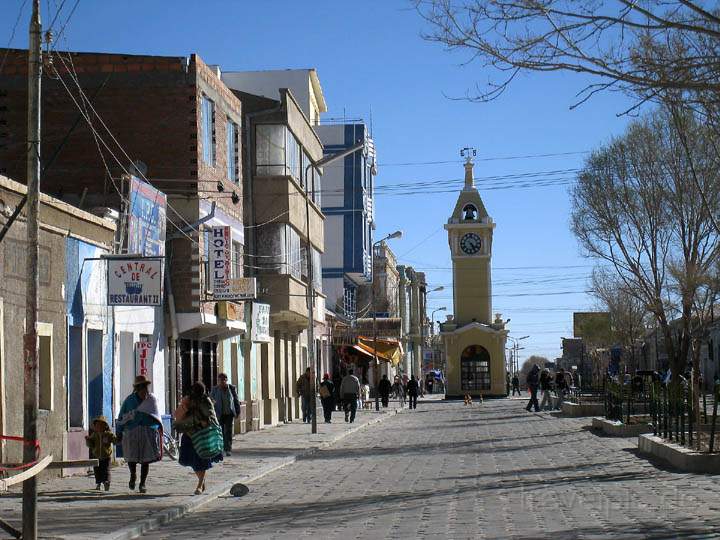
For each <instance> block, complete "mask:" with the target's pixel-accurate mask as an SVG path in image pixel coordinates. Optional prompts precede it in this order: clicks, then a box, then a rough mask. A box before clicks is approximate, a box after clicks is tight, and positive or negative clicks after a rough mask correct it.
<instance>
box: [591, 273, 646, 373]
mask: <svg viewBox="0 0 720 540" xmlns="http://www.w3.org/2000/svg"><path fill="white" fill-rule="evenodd" d="M591 290H592V294H593V295H594V296H595V297H596V298H597V299H598V300H599V302H600V306H601V309H603V310H604V311H607V312H608V313H609V314H610V329H611V339H612V341H613V343H607V344H605V346H606V347H609V346H611V345H615V344H618V345H621V346H622V347H623V348H624V349H625V350H626V351H629V352H630V360H631V363H632V365H633V367H637V361H636V358H635V349H636V344H637V342H638V340H640V339H641V338H642V337H643V335H644V333H645V326H646V322H647V318H648V317H647V316H648V312H647V310H646V309H645V306H644V304H643V303H642V302H641V301H640V300H639V299H638V298H637V296H635V295H634V294H633V293H632V291H630V290H628V289H627V286H626V285H625V283H623V281H622V279H620V278H619V277H618V276H617V274H615V273H614V272H612V271H610V270H608V269H607V268H605V267H598V268H596V269H595V270H593V274H592V289H591Z"/></svg>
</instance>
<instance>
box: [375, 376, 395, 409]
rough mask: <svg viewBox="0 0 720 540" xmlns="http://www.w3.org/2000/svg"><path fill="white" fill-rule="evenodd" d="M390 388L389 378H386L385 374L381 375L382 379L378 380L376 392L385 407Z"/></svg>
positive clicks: (388, 400) (388, 399)
mask: <svg viewBox="0 0 720 540" xmlns="http://www.w3.org/2000/svg"><path fill="white" fill-rule="evenodd" d="M391 390H392V385H391V384H390V380H389V379H388V376H387V375H383V376H382V379H381V380H380V384H378V388H377V391H378V394H380V401H382V406H383V407H387V406H388V403H389V402H390V391H391Z"/></svg>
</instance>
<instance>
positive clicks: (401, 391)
mask: <svg viewBox="0 0 720 540" xmlns="http://www.w3.org/2000/svg"><path fill="white" fill-rule="evenodd" d="M392 395H393V396H395V398H396V399H397V400H398V401H399V402H400V407H405V386H403V383H402V381H401V380H400V377H398V376H397V375H395V379H393V385H392Z"/></svg>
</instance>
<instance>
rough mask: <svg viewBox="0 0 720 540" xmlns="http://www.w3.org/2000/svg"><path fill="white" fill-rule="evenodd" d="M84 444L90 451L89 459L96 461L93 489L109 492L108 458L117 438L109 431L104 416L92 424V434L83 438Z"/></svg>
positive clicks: (108, 425)
mask: <svg viewBox="0 0 720 540" xmlns="http://www.w3.org/2000/svg"><path fill="white" fill-rule="evenodd" d="M85 443H86V444H87V445H88V448H89V449H90V457H91V458H94V459H97V460H98V465H97V467H93V470H94V472H95V484H96V485H95V489H97V490H98V491H100V486H101V485H102V486H104V487H105V491H109V490H110V458H111V457H112V445H113V444H116V443H117V436H116V435H115V434H114V433H113V432H112V431H110V424H108V421H107V419H106V418H105V417H104V416H98V417H97V418H95V419H94V420H93V422H92V433H90V435H87V436H86V437H85Z"/></svg>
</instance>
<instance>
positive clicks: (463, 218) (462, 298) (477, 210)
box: [445, 148, 495, 324]
mask: <svg viewBox="0 0 720 540" xmlns="http://www.w3.org/2000/svg"><path fill="white" fill-rule="evenodd" d="M461 153H462V154H466V156H465V157H466V160H465V186H464V187H463V190H462V191H461V192H460V195H459V196H458V200H457V203H456V204H455V210H453V213H452V215H451V216H450V219H448V222H447V224H445V230H446V231H447V232H448V243H449V245H450V255H451V256H452V265H453V304H454V306H455V321H456V322H457V323H459V324H467V323H470V322H473V321H477V322H479V323H482V324H490V323H491V322H492V285H491V279H490V258H491V257H492V240H493V229H494V228H495V223H493V220H492V218H491V217H490V216H489V215H488V213H487V210H486V209H485V205H484V204H483V201H482V199H481V198H480V193H479V192H478V190H477V188H476V187H475V181H474V180H473V162H472V158H473V155H472V154H474V153H475V150H473V149H471V148H465V149H463V150H462V152H461Z"/></svg>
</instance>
